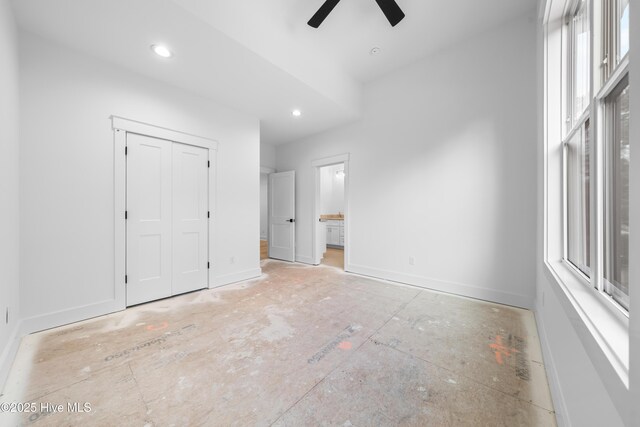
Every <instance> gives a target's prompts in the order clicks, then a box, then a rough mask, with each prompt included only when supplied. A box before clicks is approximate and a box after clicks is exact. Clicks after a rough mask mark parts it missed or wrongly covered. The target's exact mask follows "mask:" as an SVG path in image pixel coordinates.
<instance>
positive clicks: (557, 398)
mask: <svg viewBox="0 0 640 427" xmlns="http://www.w3.org/2000/svg"><path fill="white" fill-rule="evenodd" d="M534 315H535V319H536V327H537V328H538V337H540V346H541V347H542V357H543V358H544V370H545V372H546V373H547V381H548V382H549V389H550V390H551V399H552V400H553V407H554V409H555V412H556V422H557V424H558V427H571V420H569V415H568V412H567V404H566V401H565V399H564V394H563V393H562V386H561V385H560V378H559V377H558V371H557V370H556V364H555V362H554V359H553V353H552V352H551V348H550V347H549V341H547V330H546V329H545V326H544V323H543V321H542V320H541V319H540V316H538V309H537V307H536V309H535V310H534Z"/></svg>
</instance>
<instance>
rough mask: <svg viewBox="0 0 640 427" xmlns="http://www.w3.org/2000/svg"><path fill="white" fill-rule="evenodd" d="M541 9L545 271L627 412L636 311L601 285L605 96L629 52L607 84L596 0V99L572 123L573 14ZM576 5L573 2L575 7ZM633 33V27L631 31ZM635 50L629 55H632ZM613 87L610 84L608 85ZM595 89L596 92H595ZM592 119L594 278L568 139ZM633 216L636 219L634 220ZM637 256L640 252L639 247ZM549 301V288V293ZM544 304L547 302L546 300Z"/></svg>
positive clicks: (561, 5)
mask: <svg viewBox="0 0 640 427" xmlns="http://www.w3.org/2000/svg"><path fill="white" fill-rule="evenodd" d="M544 5H545V9H544V11H543V13H544V15H543V16H542V21H543V22H542V24H543V29H542V31H543V41H544V45H543V47H544V50H543V67H544V68H543V82H542V85H543V96H544V99H543V106H544V111H543V135H542V139H543V146H544V154H543V166H544V175H543V209H544V216H543V227H544V231H543V233H544V234H543V263H544V265H543V272H544V274H545V276H546V278H547V280H548V281H549V282H550V284H551V285H552V286H551V288H552V289H553V290H554V293H555V294H556V296H557V298H558V301H559V302H560V304H561V306H562V308H563V310H564V311H565V313H566V315H567V316H568V317H569V319H571V323H572V324H573V326H574V329H575V331H576V333H577V335H578V337H579V338H580V341H581V342H582V344H583V346H584V348H585V350H586V352H587V354H588V355H589V357H590V358H591V361H592V362H593V365H594V367H595V368H596V370H597V372H598V374H599V376H600V378H601V380H602V382H603V384H604V385H605V387H606V389H607V391H608V392H609V394H610V395H611V397H612V402H613V403H614V405H615V406H616V408H617V409H618V411H619V412H620V414H626V413H627V412H628V409H629V406H628V405H629V404H630V402H629V400H628V399H629V396H630V393H629V344H630V335H629V317H628V313H627V312H626V311H625V310H623V309H622V308H621V307H620V306H619V305H618V304H617V303H615V302H614V300H613V299H612V298H611V297H609V296H608V295H606V294H605V293H604V292H601V290H602V289H603V284H602V281H601V280H600V279H598V278H599V277H602V271H603V270H602V267H603V266H602V258H603V257H602V256H600V255H598V254H595V253H594V251H598V250H599V251H601V252H602V249H601V248H602V247H603V246H602V242H603V227H602V225H601V224H602V223H603V222H602V215H603V212H604V211H603V209H602V206H603V205H602V203H603V191H604V189H603V184H602V182H603V180H602V178H601V177H602V176H603V175H602V173H603V171H602V166H603V165H602V161H601V160H602V153H601V152H600V151H601V148H602V145H603V144H601V143H600V141H603V139H602V138H603V135H602V132H603V130H604V116H603V114H604V102H603V100H604V97H606V95H607V94H608V93H609V91H610V90H612V89H613V88H614V87H615V86H616V85H615V84H614V81H613V79H615V78H616V76H621V77H623V76H624V73H625V69H626V68H625V67H627V66H628V65H625V62H626V63H627V64H628V59H624V58H623V61H621V63H620V64H619V65H618V66H617V67H616V69H615V70H614V72H613V73H612V74H611V76H610V77H609V79H608V80H606V84H604V85H603V84H602V82H603V81H604V79H603V78H602V77H601V76H602V73H603V72H604V71H603V70H602V69H601V67H600V64H599V63H598V62H599V61H598V60H597V58H601V49H602V46H601V45H600V44H599V43H598V44H594V40H598V37H599V34H601V31H602V29H601V26H602V25H601V20H600V18H601V16H602V15H601V13H602V0H592V1H591V5H590V7H591V9H590V22H591V30H590V37H591V41H590V49H591V54H590V58H591V68H590V71H591V73H590V80H591V90H590V102H589V108H588V109H587V112H585V113H584V114H583V115H582V116H581V117H580V119H579V120H578V121H577V122H576V124H575V126H571V128H569V126H567V118H569V117H571V115H570V113H571V112H570V108H569V102H572V100H571V101H569V100H570V99H571V98H570V91H568V88H567V87H566V84H567V82H568V79H567V77H568V76H567V72H568V71H567V70H568V67H567V65H568V61H569V59H568V57H567V50H566V49H567V46H570V44H569V43H570V40H568V37H567V36H568V34H567V27H568V26H567V20H566V17H567V16H569V12H570V11H571V8H570V7H567V2H566V1H564V0H547V1H546V2H545V3H544ZM571 5H573V3H571V4H570V5H569V6H571ZM632 33H633V30H632ZM627 56H628V55H627ZM607 88H609V90H606V89H607ZM594 94H595V95H594ZM587 117H588V118H589V119H590V129H591V140H590V149H591V151H590V165H591V172H590V178H591V218H592V219H591V241H590V246H591V262H590V264H591V277H592V278H594V279H592V280H589V279H588V278H587V277H585V275H584V274H582V273H581V272H580V271H579V270H578V269H577V268H575V267H574V266H573V264H572V263H570V262H568V261H567V260H566V259H565V258H566V257H565V255H566V226H565V225H566V224H565V222H566V216H565V213H566V202H567V201H566V177H565V170H566V168H565V162H566V158H565V157H566V156H565V155H564V152H565V149H564V142H565V141H566V140H567V138H569V137H570V136H572V135H573V134H574V133H575V132H576V131H578V129H580V128H581V127H582V126H583V125H584V122H585V120H586V118H587ZM632 220H633V219H632ZM630 256H631V257H633V256H634V254H633V253H632V254H631V255H630ZM542 298H543V301H544V295H543V296H542ZM542 304H544V302H542Z"/></svg>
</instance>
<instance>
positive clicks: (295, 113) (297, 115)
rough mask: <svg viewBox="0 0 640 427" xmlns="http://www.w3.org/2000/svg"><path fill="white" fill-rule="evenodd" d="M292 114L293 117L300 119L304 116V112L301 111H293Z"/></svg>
mask: <svg viewBox="0 0 640 427" xmlns="http://www.w3.org/2000/svg"><path fill="white" fill-rule="evenodd" d="M291 114H292V115H293V117H300V116H301V115H302V111H300V110H293V111H292V112H291Z"/></svg>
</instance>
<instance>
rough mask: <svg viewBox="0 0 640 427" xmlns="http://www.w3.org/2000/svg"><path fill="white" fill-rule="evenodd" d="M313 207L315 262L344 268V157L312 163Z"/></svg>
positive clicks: (346, 216)
mask: <svg viewBox="0 0 640 427" xmlns="http://www.w3.org/2000/svg"><path fill="white" fill-rule="evenodd" d="M314 168H315V176H316V180H315V181H316V197H315V201H316V203H315V204H316V208H315V210H314V211H315V215H314V222H315V224H316V226H315V227H314V249H315V253H314V259H315V263H316V264H322V265H327V266H331V267H335V268H339V269H341V270H345V265H347V262H346V259H347V258H348V257H347V256H346V254H347V253H348V251H347V250H346V249H347V244H348V239H347V228H348V227H347V223H348V215H347V212H348V197H347V194H348V185H347V184H348V156H337V157H332V158H329V159H323V160H319V161H316V162H314Z"/></svg>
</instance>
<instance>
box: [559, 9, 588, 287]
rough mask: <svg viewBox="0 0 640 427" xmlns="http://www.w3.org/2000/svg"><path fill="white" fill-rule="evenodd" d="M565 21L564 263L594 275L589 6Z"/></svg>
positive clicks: (585, 273)
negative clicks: (591, 252)
mask: <svg viewBox="0 0 640 427" xmlns="http://www.w3.org/2000/svg"><path fill="white" fill-rule="evenodd" d="M571 10H572V11H573V12H572V13H571V15H570V16H569V18H568V19H567V20H566V23H567V24H566V33H567V35H568V46H567V51H566V52H567V56H566V64H567V70H566V76H567V80H568V81H567V84H566V87H567V98H566V102H565V105H566V109H567V120H566V123H567V134H568V137H567V138H566V139H565V143H564V147H565V151H564V156H565V183H566V186H565V200H566V205H565V259H566V260H567V261H569V262H570V263H571V264H572V265H573V266H575V267H576V268H577V269H579V270H580V271H581V272H582V273H583V274H584V275H586V276H587V277H589V276H590V275H591V269H590V265H591V255H590V251H591V248H590V241H591V235H590V233H591V231H590V230H591V215H590V214H591V203H590V200H591V195H590V192H591V187H590V161H589V159H590V155H591V154H590V147H589V140H590V136H589V111H588V110H589V105H590V98H591V90H590V86H591V72H590V69H591V54H590V51H591V49H590V46H591V31H590V20H589V2H588V1H577V2H575V3H574V6H573V7H572V8H571Z"/></svg>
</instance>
